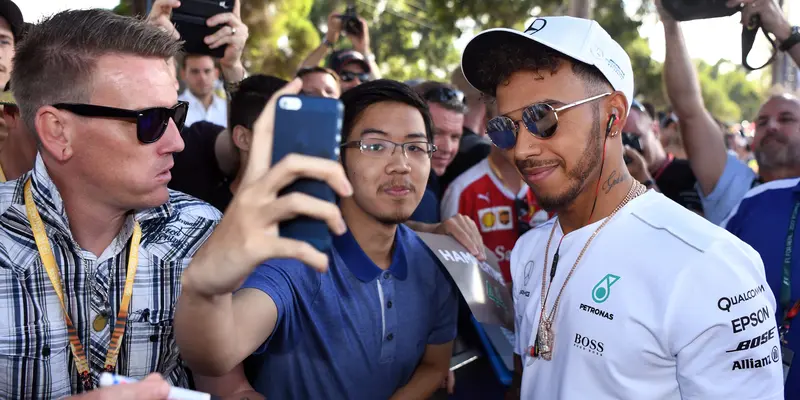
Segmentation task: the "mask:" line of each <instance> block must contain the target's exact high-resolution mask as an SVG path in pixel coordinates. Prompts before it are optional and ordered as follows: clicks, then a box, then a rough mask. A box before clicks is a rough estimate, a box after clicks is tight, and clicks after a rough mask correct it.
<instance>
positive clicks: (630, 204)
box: [462, 17, 783, 400]
mask: <svg viewBox="0 0 800 400" xmlns="http://www.w3.org/2000/svg"><path fill="white" fill-rule="evenodd" d="M462 65H463V68H464V74H465V76H466V77H467V79H468V80H469V82H470V83H471V84H472V85H473V86H475V87H476V88H477V89H479V90H481V91H482V92H484V93H486V94H488V95H490V96H494V97H496V99H497V106H498V113H499V116H497V117H495V118H493V119H492V120H491V121H489V123H488V128H487V131H488V133H487V134H488V136H489V137H490V138H491V139H492V141H493V143H494V144H495V145H496V146H497V147H499V148H501V149H504V150H505V151H506V152H507V154H508V156H509V158H511V159H513V160H515V162H516V164H517V168H518V169H519V171H520V172H521V173H522V177H523V179H524V180H525V182H526V183H527V184H528V185H529V186H530V187H531V189H532V190H533V192H534V194H535V195H536V198H537V200H538V201H539V203H540V204H541V205H542V206H543V207H544V208H545V209H547V210H548V211H555V212H556V214H557V217H556V218H554V219H552V220H550V221H548V222H547V223H545V224H542V225H539V226H538V227H535V228H533V229H531V230H530V231H528V232H527V233H526V234H525V235H523V236H522V238H520V240H519V241H518V242H517V244H516V245H515V246H514V249H513V250H512V253H511V276H512V281H513V294H512V295H513V298H514V311H515V314H516V319H515V323H516V329H515V333H516V346H515V353H516V354H517V355H518V356H517V357H516V359H515V364H516V372H517V375H516V377H515V384H514V387H515V389H516V390H519V392H517V393H512V394H516V395H517V396H521V398H524V399H529V398H536V399H538V398H547V399H550V398H558V399H561V400H572V399H576V400H577V399H587V398H614V399H640V398H660V399H676V400H677V399H681V398H704V399H706V398H758V399H770V400H779V399H782V398H783V388H782V379H783V374H782V368H781V367H782V366H781V363H780V357H781V356H780V350H779V348H780V343H779V340H778V335H772V336H770V335H767V336H763V337H764V338H765V342H766V344H763V345H760V346H743V345H742V343H747V344H749V343H751V341H750V339H752V337H755V336H758V337H762V333H763V332H764V331H766V330H769V327H770V326H773V327H774V326H775V322H774V321H773V320H772V318H773V317H772V315H773V313H774V310H775V298H774V296H773V295H772V293H771V292H770V290H769V289H768V284H767V282H766V279H765V278H764V266H763V264H762V262H761V260H760V258H759V256H758V254H756V253H755V251H753V249H752V248H750V247H749V246H747V245H746V244H744V243H743V242H742V241H740V240H738V239H736V238H734V237H733V236H732V235H730V234H727V233H726V232H724V231H722V230H721V229H720V228H719V227H717V226H714V225H713V224H711V223H709V222H708V221H706V220H704V219H703V218H701V217H699V216H697V215H696V214H694V213H692V212H691V211H688V210H686V209H685V208H683V207H681V206H679V205H678V204H676V203H675V202H673V201H671V200H669V199H668V198H667V197H665V196H664V195H662V194H660V193H657V192H655V191H647V190H646V189H645V187H644V185H642V184H640V183H638V182H636V181H635V179H633V178H632V177H631V176H630V173H629V172H628V170H627V168H626V166H625V162H624V159H623V145H622V140H621V130H622V126H623V125H624V124H625V120H626V118H627V116H628V112H629V110H630V104H631V101H632V100H633V89H634V85H633V70H632V67H631V62H630V58H629V57H628V55H627V54H626V53H625V51H624V50H623V49H622V47H621V46H620V45H619V44H618V43H617V42H616V41H614V40H613V39H612V38H611V36H610V35H609V34H608V33H607V32H606V31H605V30H604V29H603V28H602V27H600V25H599V24H598V23H597V22H595V21H591V20H586V19H580V18H573V17H540V18H537V19H535V20H534V21H533V22H532V23H531V24H530V25H529V26H528V27H527V28H526V29H525V30H524V31H516V30H512V29H505V28H499V29H492V30H489V31H486V32H483V33H481V34H479V35H478V36H476V37H475V38H473V39H472V40H471V41H470V43H469V44H468V45H467V47H466V48H465V50H464V56H463V60H462ZM559 260H561V261H559ZM753 288H758V290H755V291H753V292H750V293H751V295H749V296H748V297H747V298H748V299H749V300H747V301H742V302H739V303H738V304H737V305H736V306H731V307H727V308H726V307H723V306H719V305H718V304H721V303H720V299H721V298H727V296H737V295H738V294H739V293H748V291H750V290H753ZM732 307H733V308H732ZM761 324H763V328H757V329H753V328H754V327H756V326H758V325H761ZM745 330H746V332H745ZM753 360H758V361H753ZM575 377H580V383H579V384H575V379H574V378H575ZM719 382H725V384H723V385H721V384H719Z"/></svg>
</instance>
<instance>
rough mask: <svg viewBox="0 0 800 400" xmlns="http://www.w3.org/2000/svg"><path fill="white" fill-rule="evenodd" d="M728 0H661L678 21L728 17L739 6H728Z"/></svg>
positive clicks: (739, 8) (738, 8)
mask: <svg viewBox="0 0 800 400" xmlns="http://www.w3.org/2000/svg"><path fill="white" fill-rule="evenodd" d="M727 1H728V0H662V1H661V4H662V5H663V6H664V9H665V10H667V12H669V13H670V15H672V18H675V19H676V20H678V21H691V20H695V19H706V18H718V17H728V16H731V15H733V14H736V13H737V12H739V11H741V7H728V6H727V5H726V3H727Z"/></svg>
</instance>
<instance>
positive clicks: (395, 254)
mask: <svg viewBox="0 0 800 400" xmlns="http://www.w3.org/2000/svg"><path fill="white" fill-rule="evenodd" d="M299 86H300V85H299V81H298V80H295V81H293V82H292V83H291V84H290V85H289V86H288V89H287V90H283V91H281V92H279V94H284V93H290V91H289V90H291V91H293V92H295V93H296V92H297V91H298V90H299V89H300V87H299ZM275 97H277V95H276V96H275ZM342 102H343V103H344V105H345V116H344V122H343V132H342V146H341V158H342V160H341V162H342V164H343V165H344V168H345V170H346V171H347V175H348V178H349V180H350V182H352V183H353V189H354V192H353V195H352V197H346V198H342V199H341V200H340V203H339V206H340V208H341V211H342V216H343V218H344V220H343V221H340V224H341V225H340V226H339V227H338V228H337V229H336V232H337V233H341V232H345V231H346V233H344V234H342V235H341V236H338V237H335V238H334V239H333V249H332V250H331V251H330V253H329V254H327V255H324V254H319V253H318V252H317V251H316V250H311V249H310V246H308V245H307V244H305V243H302V244H294V243H292V244H288V243H287V246H292V247H294V248H295V249H296V250H295V251H297V252H303V253H305V252H307V251H308V252H312V253H314V254H315V255H314V258H313V261H314V262H313V263H309V262H308V261H306V262H305V265H304V263H302V262H296V261H291V260H270V261H267V262H266V263H264V264H262V265H261V266H258V267H257V268H256V269H255V271H253V268H254V267H255V265H254V264H249V265H248V263H244V262H238V261H237V259H239V258H240V257H241V256H240V255H241V254H242V253H243V251H242V248H241V246H240V245H238V244H236V241H235V240H236V238H235V237H229V238H225V237H220V240H224V241H220V242H218V243H214V244H213V246H209V247H207V248H206V249H204V251H203V255H201V256H198V257H196V258H195V261H194V264H193V266H192V268H189V269H188V270H187V274H186V275H184V290H183V297H182V298H181V300H180V302H179V303H180V305H179V307H178V316H177V318H176V324H177V325H178V328H177V334H178V336H179V337H180V343H181V350H182V352H183V355H184V357H186V359H187V361H189V362H190V363H191V365H192V368H193V369H194V371H195V372H196V373H198V374H206V375H217V376H222V377H221V378H203V377H197V383H198V388H199V389H201V390H204V391H207V392H211V393H213V394H217V395H221V396H227V395H231V394H233V393H237V392H244V391H248V390H252V387H250V385H249V383H248V381H247V379H246V378H245V375H244V371H243V367H242V366H241V363H242V362H243V361H244V359H245V358H246V357H248V356H249V355H251V354H252V353H254V352H255V353H256V356H255V357H254V358H253V360H254V362H255V364H257V365H256V368H255V370H256V371H258V372H257V374H256V376H255V377H254V380H253V386H254V387H255V389H256V390H257V391H258V392H259V393H260V394H261V395H264V396H266V397H268V398H390V397H392V398H412V399H421V398H428V397H429V396H430V395H431V394H432V393H434V392H435V391H436V390H437V389H438V388H439V387H440V385H441V383H442V381H443V379H444V378H445V377H446V376H447V373H448V367H449V361H450V356H451V352H452V340H453V338H455V334H456V317H457V302H456V296H455V292H454V291H453V287H452V286H451V284H450V282H449V281H448V279H447V277H446V276H445V274H444V272H443V271H442V270H441V269H440V268H439V267H438V266H437V263H436V261H435V260H434V259H433V258H432V256H431V255H430V254H429V252H428V251H427V250H426V248H425V246H424V245H423V244H422V242H421V241H420V239H419V238H418V237H417V236H416V235H415V234H414V233H413V232H412V231H411V230H410V229H408V228H407V227H405V226H404V225H403V222H405V221H406V220H407V219H408V218H409V216H410V215H411V213H412V212H413V211H414V209H415V208H416V206H417V204H418V203H419V201H420V199H421V197H422V193H423V191H424V188H425V184H426V181H427V176H428V173H429V171H430V156H431V154H432V153H433V152H434V149H435V146H433V143H432V126H431V119H430V114H429V112H428V108H427V106H426V105H425V102H424V100H422V99H421V98H420V97H419V96H418V95H417V94H415V93H414V92H413V91H412V90H411V89H410V88H409V87H407V86H406V85H403V84H401V83H398V82H393V81H385V80H379V81H375V82H370V83H367V84H363V85H361V86H359V87H357V88H354V89H352V90H351V91H349V92H347V93H345V94H344V95H343V96H342ZM272 103H274V101H273V102H272ZM273 107H274V106H269V107H268V112H272V110H273ZM257 125H258V123H257ZM256 154H258V156H256ZM254 158H259V159H260V158H268V157H267V156H266V155H265V154H264V153H257V152H255V151H253V152H251V154H250V159H251V160H253V159H254ZM237 196H239V194H237ZM234 201H235V198H234ZM320 207H322V206H320ZM326 207H327V205H326ZM232 208H233V206H231V208H229V210H230V209H232ZM325 215H327V213H325ZM326 219H327V218H326ZM223 222H224V220H223ZM475 233H476V234H477V230H475ZM309 259H311V257H309ZM223 265H224V266H225V267H224V269H223V268H222V266H223ZM323 270H325V271H327V273H320V272H321V271H323ZM251 271H253V272H252V273H251ZM243 281H244V284H243V285H241V288H239V286H240V284H241V282H243ZM237 288H239V290H237V291H236V292H235V293H233V292H234V290H236V289H237ZM249 395H250V393H248V396H249Z"/></svg>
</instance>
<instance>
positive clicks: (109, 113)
mask: <svg viewBox="0 0 800 400" xmlns="http://www.w3.org/2000/svg"><path fill="white" fill-rule="evenodd" d="M53 107H55V108H57V109H59V110H65V111H69V112H71V113H73V114H76V115H80V116H82V117H90V118H120V119H134V120H136V138H137V139H138V140H139V142H141V143H144V144H150V143H155V142H157V141H158V140H159V139H161V137H162V136H164V132H166V131H167V126H169V120H170V119H171V120H173V121H175V125H176V126H177V127H178V130H179V131H180V130H182V129H183V124H184V123H185V122H186V115H187V114H188V113H189V103H187V102H185V101H179V102H178V104H175V105H174V106H172V107H152V108H145V109H141V110H126V109H124V108H114V107H106V106H97V105H94V104H75V103H58V104H53ZM153 118H158V119H156V122H157V123H155V124H154V123H153V120H152V119H153ZM147 122H149V124H148V123H147Z"/></svg>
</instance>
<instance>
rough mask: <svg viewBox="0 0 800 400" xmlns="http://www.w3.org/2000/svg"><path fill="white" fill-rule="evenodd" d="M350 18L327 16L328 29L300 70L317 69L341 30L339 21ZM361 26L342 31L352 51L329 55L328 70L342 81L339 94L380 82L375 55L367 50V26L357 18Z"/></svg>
mask: <svg viewBox="0 0 800 400" xmlns="http://www.w3.org/2000/svg"><path fill="white" fill-rule="evenodd" d="M346 18H352V16H346V15H343V14H341V13H338V12H333V13H331V14H330V15H329V16H328V30H327V32H325V37H324V38H323V40H322V43H320V45H319V47H317V48H316V49H314V51H312V52H311V54H309V55H308V57H306V59H305V60H303V62H302V63H301V64H300V67H299V69H301V70H302V69H303V68H309V67H316V66H319V63H320V62H321V61H322V60H323V59H325V56H326V55H327V54H328V53H329V52H330V51H331V50H333V49H334V48H335V47H336V43H337V42H338V41H339V37H340V36H341V33H342V30H343V26H342V25H343V24H342V21H344V20H345V19H346ZM355 18H357V20H358V21H359V23H360V24H361V28H362V29H361V31H360V32H358V33H353V32H348V31H345V32H344V33H345V36H347V38H348V39H350V42H351V43H352V44H353V48H352V49H344V50H337V51H334V52H333V53H331V54H330V56H328V60H327V67H328V68H330V69H332V70H334V71H335V72H336V73H337V74H339V77H340V78H341V83H342V92H346V91H348V90H350V89H352V88H354V87H356V86H358V85H360V84H362V83H364V82H368V81H370V80H372V79H380V78H381V73H380V68H379V67H378V64H377V63H376V62H375V55H374V54H373V53H372V50H371V48H370V36H369V26H368V25H367V21H366V20H365V19H364V18H362V17H358V16H356V17H355Z"/></svg>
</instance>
